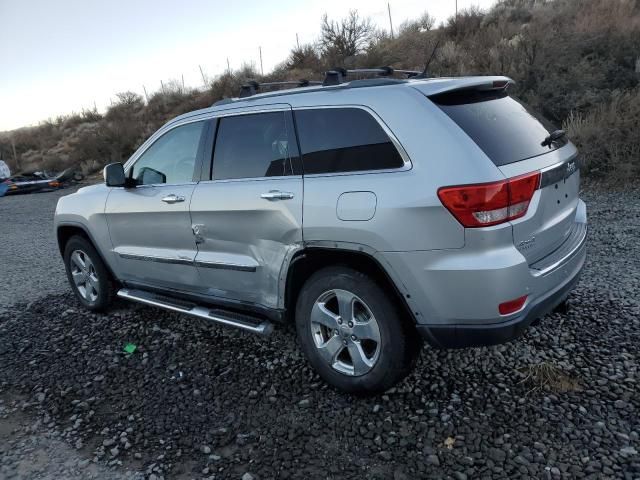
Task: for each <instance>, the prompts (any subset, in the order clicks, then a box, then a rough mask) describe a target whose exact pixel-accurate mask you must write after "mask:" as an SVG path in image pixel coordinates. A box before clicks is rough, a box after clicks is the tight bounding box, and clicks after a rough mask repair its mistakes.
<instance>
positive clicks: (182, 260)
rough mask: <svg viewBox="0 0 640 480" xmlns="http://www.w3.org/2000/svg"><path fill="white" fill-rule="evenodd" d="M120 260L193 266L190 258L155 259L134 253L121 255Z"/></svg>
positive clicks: (119, 254)
mask: <svg viewBox="0 0 640 480" xmlns="http://www.w3.org/2000/svg"><path fill="white" fill-rule="evenodd" d="M118 256H119V257H120V258H124V259H126V260H142V261H143V262H158V263H170V264H172V265H193V260H189V259H188V258H167V257H154V256H151V255H136V254H134V253H120V252H118Z"/></svg>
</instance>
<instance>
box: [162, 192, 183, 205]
mask: <svg viewBox="0 0 640 480" xmlns="http://www.w3.org/2000/svg"><path fill="white" fill-rule="evenodd" d="M162 201H163V202H164V203H179V202H184V197H183V196H182V195H175V194H173V193H172V194H171V195H167V196H166V197H164V198H163V199H162Z"/></svg>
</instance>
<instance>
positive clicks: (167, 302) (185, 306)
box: [118, 288, 273, 336]
mask: <svg viewBox="0 0 640 480" xmlns="http://www.w3.org/2000/svg"><path fill="white" fill-rule="evenodd" d="M118 297H120V298H125V299H127V300H132V301H134V302H138V303H143V304H145V305H151V306H152V307H158V308H163V309H165V310H170V311H172V312H178V313H184V314H185V315H191V316H192V317H198V318H203V319H205V320H209V321H210V322H215V323H219V324H222V325H227V326H229V327H235V328H239V329H241V330H245V331H247V332H252V333H257V334H258V335H265V336H266V335H269V334H270V333H271V332H272V331H273V324H272V323H271V322H268V321H264V320H262V319H259V318H257V317H251V316H249V315H243V314H240V313H235V312H229V311H225V310H221V309H218V308H215V309H213V308H207V307H202V306H199V305H195V304H192V303H189V302H185V301H182V300H179V299H175V300H174V299H172V298H169V297H167V296H165V295H159V294H154V293H153V292H147V291H144V290H132V289H128V288H122V289H120V290H118Z"/></svg>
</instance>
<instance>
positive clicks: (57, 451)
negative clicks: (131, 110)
mask: <svg viewBox="0 0 640 480" xmlns="http://www.w3.org/2000/svg"><path fill="white" fill-rule="evenodd" d="M584 197H585V199H586V200H587V201H588V203H589V208H590V211H589V215H590V234H589V235H590V239H589V245H590V246H589V256H588V261H587V266H586V268H585V271H584V274H583V277H582V280H581V282H580V284H579V286H578V288H577V289H576V291H575V293H574V294H573V296H572V298H571V306H570V308H569V310H568V312H566V313H564V314H560V313H554V314H551V315H548V316H546V317H545V318H543V319H542V321H541V323H540V324H539V325H537V326H536V327H534V328H531V329H530V330H529V331H528V333H527V334H526V335H525V336H524V337H522V338H521V339H519V340H517V341H514V342H512V343H509V344H507V345H501V346H497V347H490V348H478V349H467V350H460V351H436V350H432V349H429V348H425V349H424V352H423V354H422V355H421V358H420V360H419V363H418V366H417V368H416V370H415V372H414V373H413V374H411V375H410V376H409V377H408V378H407V379H406V380H405V381H404V382H402V383H401V384H400V385H399V386H398V388H396V389H393V390H391V391H389V392H387V393H386V394H385V395H380V396H376V397H371V398H365V399H362V398H356V397H352V396H348V395H344V394H341V393H338V392H335V391H333V390H332V389H330V388H328V387H326V386H325V385H324V384H323V383H322V382H321V381H320V379H319V378H318V377H317V375H316V374H315V373H314V372H313V371H312V370H311V369H310V368H309V367H308V366H307V363H306V362H305V360H304V358H303V357H302V355H301V354H300V352H299V351H298V349H297V347H296V345H295V340H294V335H293V331H292V330H291V329H285V328H281V329H278V330H276V332H275V333H274V335H272V336H271V337H269V338H268V339H262V338H258V337H254V336H250V335H248V334H244V333H241V332H237V331H233V330H229V329H224V328H220V327H216V326H211V325H208V324H205V323H203V322H201V321H199V320H194V319H190V318H186V317H184V316H180V315H177V314H171V313H166V312H163V311H160V310H157V309H152V308H147V307H141V306H133V305H128V304H127V305H125V304H119V305H117V306H116V307H115V308H114V309H113V310H112V311H111V312H109V314H108V315H92V314H87V313H86V312H85V311H83V310H81V309H80V308H79V305H78V304H77V303H76V302H75V300H74V299H73V297H72V296H71V294H69V293H57V294H53V295H48V296H46V297H44V298H41V299H40V301H38V302H36V303H31V304H30V305H29V306H27V305H25V304H23V305H18V306H14V307H13V308H12V309H11V312H14V313H11V314H9V312H8V311H6V312H5V313H0V365H1V366H2V367H1V368H0V399H1V402H0V478H3V479H4V478H14V477H15V478H46V479H54V478H74V479H75V478H78V479H79V478H90V477H96V478H142V477H144V478H150V479H154V480H159V479H160V478H163V477H164V478H178V479H189V478H215V479H220V478H235V479H240V478H242V479H244V480H250V479H251V478H255V479H266V478H380V479H388V478H393V479H394V480H401V479H412V478H454V479H465V478H469V479H471V478H549V479H555V478H626V479H638V478H640V455H639V451H640V440H639V434H640V418H639V417H640V415H639V413H640V397H639V395H638V393H639V392H640V388H639V386H640V383H639V382H640V370H639V369H640V358H639V357H640V348H638V338H639V334H640V319H639V314H640V295H639V292H640V247H639V246H638V243H637V238H638V236H639V235H640V220H639V219H640V200H639V199H638V196H637V194H636V193H634V191H633V190H632V189H629V190H627V191H626V192H604V191H597V192H596V191H590V192H587V193H586V194H585V195H584ZM49 198H51V197H49ZM0 207H2V209H1V210H0V224H6V217H5V216H3V215H6V214H5V213H3V212H6V209H5V208H4V207H3V206H2V204H1V203H0ZM25 208H26V207H25ZM48 208H49V209H50V210H51V209H52V208H53V207H52V206H51V207H48ZM40 213H42V212H39V213H38V214H40ZM50 216H51V211H49V212H46V215H45V217H46V219H47V220H46V222H44V224H41V225H40V227H41V228H42V232H43V233H41V234H40V235H41V236H38V235H36V234H35V233H34V234H32V235H29V236H28V237H26V238H25V239H24V241H22V242H21V241H20V240H19V238H13V239H12V238H9V239H8V242H7V244H9V245H15V246H16V248H20V249H23V250H24V249H27V250H29V249H31V251H32V252H39V251H41V250H40V249H41V248H42V246H41V244H40V242H41V239H43V238H46V237H47V236H48V235H51V233H50V231H51V229H50ZM13 220H14V221H15V220H16V217H15V216H14V217H13ZM8 235H9V237H11V236H12V235H17V236H19V235H20V233H14V232H13V230H12V231H11V232H9V234H8ZM5 236H6V235H5V234H4V233H3V246H4V244H5V242H4V238H5ZM46 242H47V245H49V243H50V242H51V240H50V239H49V238H47V239H46ZM49 248H50V247H47V249H49ZM7 254H10V252H5V253H4V254H3V255H7ZM56 254H57V252H56ZM25 261H31V260H30V259H29V258H26V259H25ZM49 261H50V260H48V259H47V260H46V263H43V264H40V263H38V264H36V265H34V264H33V263H31V264H29V265H30V266H29V270H28V271H29V272H33V271H35V269H36V268H39V267H40V266H41V265H46V266H47V267H49V266H50V265H49V263H48V262H49ZM54 261H55V262H58V261H59V260H58V258H57V257H56V259H55V260H54ZM43 262H45V261H44V260H43ZM26 265H27V264H25V265H24V266H15V265H14V264H13V263H11V264H6V263H4V258H3V268H4V269H5V272H7V270H8V273H9V275H6V274H5V284H4V286H3V287H4V288H8V289H9V290H11V289H13V291H14V292H15V291H17V290H16V289H18V290H19V289H20V288H21V285H18V284H17V283H15V282H13V281H11V280H10V279H7V278H6V277H7V276H11V274H12V272H13V271H14V269H15V271H16V272H18V273H20V272H21V271H22V269H23V268H26ZM34 266H35V268H34ZM53 272H55V274H54V273H53ZM42 275H43V278H42V285H43V286H46V287H44V288H43V291H55V290H56V288H59V289H60V290H59V291H61V292H65V291H66V288H65V287H64V286H61V285H62V282H63V281H64V277H63V274H62V270H60V269H56V270H54V271H49V272H45V273H43V274H42ZM44 277H49V278H48V279H46V280H45V279H44ZM21 278H22V277H21ZM24 278H27V276H26V275H25V277H24ZM49 288H51V290H48V289H49ZM4 295H5V298H9V297H6V295H10V294H9V293H7V292H5V293H4ZM3 301H6V300H3ZM15 312H18V313H15ZM129 342H132V343H134V344H136V345H137V346H138V348H137V350H136V351H135V352H134V353H133V354H131V355H125V354H124V353H123V352H122V349H123V346H124V345H125V344H127V343H129ZM25 425H26V426H25ZM43 442H45V445H44V447H39V445H42V443H43ZM41 450H44V451H45V452H50V453H51V455H52V457H51V458H53V459H54V461H55V462H56V463H64V462H66V463H68V464H69V466H68V467H64V466H63V467H59V466H57V467H55V468H57V470H56V471H55V472H53V471H52V470H51V468H53V467H46V466H45V467H43V469H42V470H40V471H36V470H29V469H28V468H26V467H25V458H27V459H28V458H36V460H37V459H38V458H40V460H39V462H40V464H42V463H46V462H44V461H42V456H40V457H38V454H36V453H34V452H38V451H41ZM34 455H35V457H34ZM34 461H35V460H34ZM36 463H37V462H36ZM30 464H31V463H30V462H28V463H27V466H28V465H30ZM37 464H38V463H37ZM25 468H26V470H25ZM25 472H26V473H25Z"/></svg>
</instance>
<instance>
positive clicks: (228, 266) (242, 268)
mask: <svg viewBox="0 0 640 480" xmlns="http://www.w3.org/2000/svg"><path fill="white" fill-rule="evenodd" d="M194 263H195V265H196V267H203V268H217V269H220V270H235V271H238V272H255V271H256V270H257V269H258V267H256V266H254V265H240V264H237V263H221V262H203V261H202V260H196V261H195V262H194Z"/></svg>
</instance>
